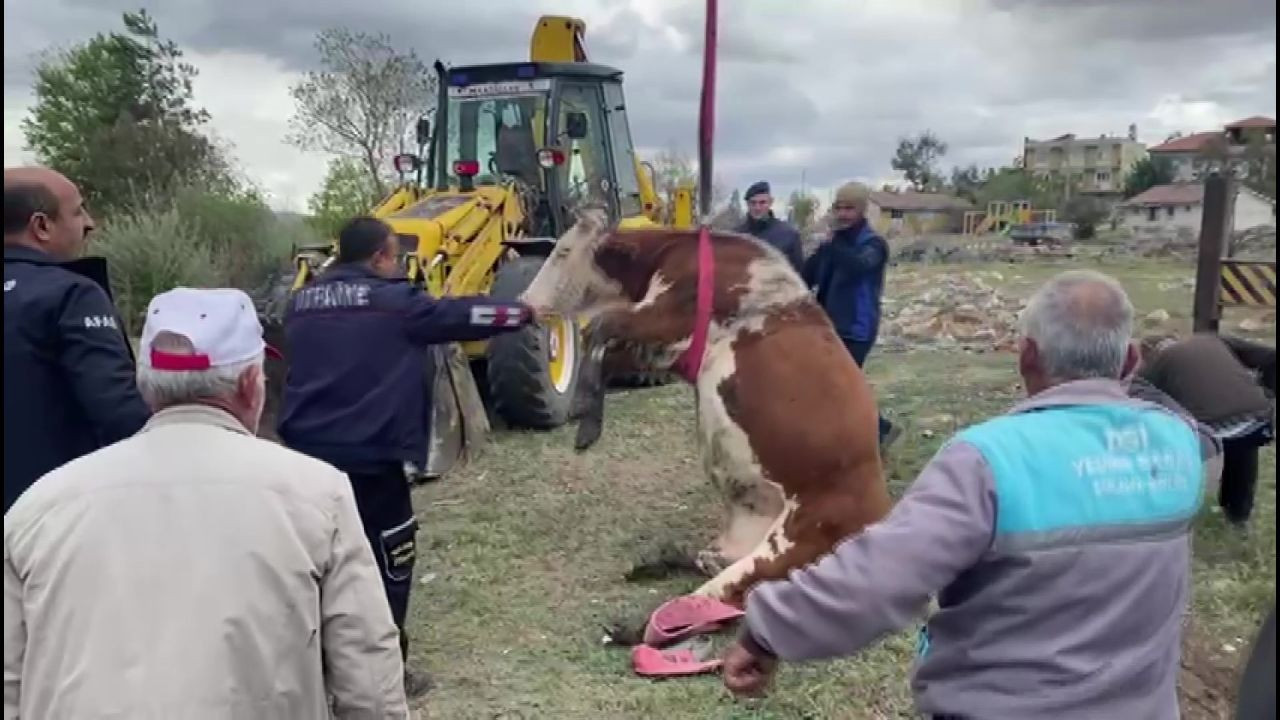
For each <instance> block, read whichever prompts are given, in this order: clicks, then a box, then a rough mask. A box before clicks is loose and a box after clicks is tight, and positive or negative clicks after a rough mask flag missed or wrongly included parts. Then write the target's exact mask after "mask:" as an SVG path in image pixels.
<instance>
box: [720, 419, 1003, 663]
mask: <svg viewBox="0 0 1280 720" xmlns="http://www.w3.org/2000/svg"><path fill="white" fill-rule="evenodd" d="M994 532H995V492H994V489H993V484H992V479H991V471H990V469H989V468H988V466H987V464H986V461H985V460H983V458H982V456H981V454H980V453H979V452H978V450H977V449H976V448H974V447H973V446H972V445H969V444H967V443H964V442H953V443H951V444H950V445H947V446H945V447H944V448H943V449H942V450H940V451H939V452H938V454H937V455H935V456H934V458H933V460H931V461H930V462H929V464H928V465H927V466H925V468H924V470H922V471H921V473H920V476H919V477H918V478H917V479H916V481H915V483H914V484H913V485H912V487H911V488H910V490H908V491H907V493H906V495H904V496H903V497H902V499H901V500H899V501H898V504H897V505H896V506H895V507H894V508H893V510H892V511H891V512H890V513H889V515H888V516H887V517H886V518H885V519H884V520H882V521H880V522H878V523H876V524H874V525H871V526H870V527H868V528H866V529H865V530H864V531H863V532H861V533H859V534H857V535H854V536H852V537H849V538H847V539H845V540H844V541H842V542H841V543H840V544H839V545H837V546H836V548H835V550H834V551H833V552H832V553H831V554H829V555H827V556H825V557H823V558H822V559H821V560H820V561H819V562H817V563H815V564H813V565H810V566H808V567H806V568H803V569H800V570H794V571H792V572H791V574H790V576H789V577H788V578H787V579H786V580H776V581H772V582H766V583H761V584H760V585H758V586H757V587H756V588H755V589H753V590H752V591H751V592H750V594H749V595H748V596H747V608H746V619H745V620H746V622H745V627H744V631H743V633H744V637H743V640H742V642H743V645H744V646H746V647H747V649H748V650H752V651H753V652H754V653H757V654H759V653H765V654H769V655H774V656H777V657H780V658H782V659H784V660H809V659H819V658H829V657H836V656H840V655H848V654H850V653H853V652H856V651H858V650H860V649H862V648H864V647H866V646H867V645H869V644H871V643H872V642H873V641H875V640H877V639H878V638H880V637H881V636H883V635H884V634H886V633H889V632H891V631H894V630H897V629H900V628H902V627H905V626H906V625H907V624H908V623H910V622H911V621H912V619H913V618H915V617H917V616H918V615H919V614H920V613H921V612H922V611H923V610H924V608H925V607H926V605H927V603H928V600H929V597H930V596H931V595H932V594H933V593H935V592H937V591H939V590H941V589H942V588H944V587H946V586H947V585H948V584H950V583H951V582H952V580H954V579H955V577H956V576H957V575H958V574H959V573H961V572H963V571H964V570H966V569H967V568H969V567H972V566H973V564H974V563H975V562H977V560H978V558H979V557H981V556H982V554H983V552H985V551H986V549H987V548H988V547H989V546H990V544H991V539H992V537H993V535H994Z"/></svg>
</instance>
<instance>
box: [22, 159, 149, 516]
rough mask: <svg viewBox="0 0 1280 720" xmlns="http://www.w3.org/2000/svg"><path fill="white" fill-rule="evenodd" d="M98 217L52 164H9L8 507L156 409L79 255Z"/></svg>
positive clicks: (105, 289) (96, 273)
mask: <svg viewBox="0 0 1280 720" xmlns="http://www.w3.org/2000/svg"><path fill="white" fill-rule="evenodd" d="M93 227H94V225H93V218H92V217H91V216H90V215H89V212H88V210H86V209H85V206H84V200H83V198H81V196H80V190H79V189H78V188H77V187H76V186H75V183H72V182H71V181H70V180H68V179H67V178H66V177H64V176H62V175H61V174H59V173H57V172H54V171H53V170H50V169H48V168H41V167H22V168H6V169H5V171H4V509H5V511H6V512H7V511H8V510H9V506H10V505H12V504H13V502H14V501H15V500H17V499H18V496H19V495H21V494H22V493H23V492H24V491H26V489H27V488H28V487H30V485H31V484H32V483H34V482H35V481H36V480H37V479H38V478H39V477H40V476H42V475H44V474H45V473H47V472H49V471H51V470H53V469H55V468H57V467H59V466H61V465H64V464H66V463H68V462H70V461H72V460H75V459H76V458H78V457H80V456H82V455H87V454H88V453H90V452H93V451H94V450H97V449H98V448H101V447H103V446H106V445H110V444H112V443H114V442H116V441H118V440H123V439H124V438H127V437H129V436H131V435H133V434H134V433H135V432H137V431H138V430H140V429H141V428H142V426H143V425H144V424H146V422H147V418H149V417H150V416H151V411H150V410H149V409H148V408H147V405H146V403H145V402H143V400H142V396H141V395H140V394H139V393H138V388H137V385H136V384H135V381H134V362H133V351H132V349H131V348H130V347H129V342H128V340H127V339H126V338H125V335H124V324H123V323H122V322H121V320H120V317H119V315H118V314H117V312H116V309H115V306H114V305H113V304H112V301H111V289H110V286H109V285H108V282H107V264H106V261H105V260H103V259H102V258H97V257H82V256H83V254H84V250H85V246H86V244H87V239H88V236H89V233H90V231H92V230H93Z"/></svg>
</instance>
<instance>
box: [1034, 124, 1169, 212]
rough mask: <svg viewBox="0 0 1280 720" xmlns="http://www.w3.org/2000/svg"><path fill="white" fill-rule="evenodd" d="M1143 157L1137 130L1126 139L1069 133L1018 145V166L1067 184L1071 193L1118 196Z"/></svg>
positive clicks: (1144, 150) (1131, 132)
mask: <svg viewBox="0 0 1280 720" xmlns="http://www.w3.org/2000/svg"><path fill="white" fill-rule="evenodd" d="M1144 157H1146V146H1145V145H1143V144H1142V143H1140V142H1138V128H1137V126H1136V125H1130V126H1129V134H1128V136H1127V137H1113V136H1109V135H1101V136H1099V137H1090V138H1080V137H1076V136H1075V134H1073V133H1068V134H1066V135H1062V136H1059V137H1056V138H1053V139H1052V140H1032V139H1031V138H1024V139H1023V142H1022V167H1023V169H1024V170H1026V171H1028V172H1031V173H1034V174H1036V175H1038V176H1040V177H1047V178H1051V179H1054V180H1059V181H1065V182H1069V183H1070V185H1071V187H1072V188H1073V190H1075V191H1076V192H1080V193H1087V194H1096V195H1119V194H1120V193H1121V192H1123V190H1124V179H1125V177H1126V176H1127V175H1128V174H1129V170H1130V168H1132V167H1133V165H1134V163H1136V162H1138V161H1139V160H1141V159H1142V158H1144Z"/></svg>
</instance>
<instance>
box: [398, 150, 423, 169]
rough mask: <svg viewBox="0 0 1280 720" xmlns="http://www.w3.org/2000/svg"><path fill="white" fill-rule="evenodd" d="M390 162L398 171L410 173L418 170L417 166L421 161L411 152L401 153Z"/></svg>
mask: <svg viewBox="0 0 1280 720" xmlns="http://www.w3.org/2000/svg"><path fill="white" fill-rule="evenodd" d="M391 164H392V166H394V167H395V169H396V172H398V173H411V172H416V171H417V170H418V166H419V165H421V164H422V161H421V160H419V159H418V156H417V155H414V154H413V153H401V154H400V155H397V156H395V157H394V158H392V159H391Z"/></svg>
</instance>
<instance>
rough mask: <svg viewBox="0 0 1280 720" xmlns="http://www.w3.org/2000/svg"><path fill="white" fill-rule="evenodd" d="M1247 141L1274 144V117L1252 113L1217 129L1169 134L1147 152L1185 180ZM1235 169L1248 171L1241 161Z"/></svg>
mask: <svg viewBox="0 0 1280 720" xmlns="http://www.w3.org/2000/svg"><path fill="white" fill-rule="evenodd" d="M1250 143H1261V144H1263V145H1270V146H1272V147H1275V144H1276V121H1275V119H1274V118H1268V117H1262V116H1254V117H1249V118H1245V119H1243V120H1237V121H1236V122H1233V123H1227V124H1226V125H1224V126H1223V127H1222V129H1221V130H1210V131H1207V132H1197V133H1192V134H1190V135H1184V136H1180V137H1173V138H1170V139H1169V140H1166V141H1165V142H1163V143H1161V144H1159V145H1156V146H1155V147H1152V148H1150V149H1148V150H1147V152H1148V153H1150V154H1151V157H1153V158H1163V159H1164V160H1166V161H1168V163H1169V164H1170V166H1171V167H1172V168H1173V180H1174V182H1179V183H1185V182H1196V181H1199V180H1202V179H1204V176H1205V174H1206V173H1207V172H1208V171H1209V170H1211V169H1214V168H1217V167H1220V166H1221V164H1222V161H1223V160H1225V159H1226V158H1228V157H1231V158H1236V157H1239V156H1241V155H1243V154H1244V152H1245V151H1246V149H1247V148H1248V147H1249V145H1250ZM1235 169H1236V173H1237V175H1239V176H1240V177H1243V176H1244V174H1245V173H1246V172H1247V171H1248V168H1247V167H1246V166H1244V165H1237V166H1236V168H1235Z"/></svg>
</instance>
